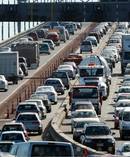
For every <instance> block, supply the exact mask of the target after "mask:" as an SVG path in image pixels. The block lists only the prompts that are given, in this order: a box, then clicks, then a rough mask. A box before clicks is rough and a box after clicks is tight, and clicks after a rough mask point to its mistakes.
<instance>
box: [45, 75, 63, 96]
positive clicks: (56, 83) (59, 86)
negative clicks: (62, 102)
mask: <svg viewBox="0 0 130 157" xmlns="http://www.w3.org/2000/svg"><path fill="white" fill-rule="evenodd" d="M44 85H45V86H53V87H54V88H55V90H56V92H57V93H61V94H62V95H63V94H64V93H65V86H64V84H63V83H62V80H61V79H60V78H48V79H46V80H45V82H44Z"/></svg>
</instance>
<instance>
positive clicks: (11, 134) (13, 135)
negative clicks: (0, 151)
mask: <svg viewBox="0 0 130 157" xmlns="http://www.w3.org/2000/svg"><path fill="white" fill-rule="evenodd" d="M0 141H13V142H15V143H17V142H27V140H26V137H25V135H24V133H23V131H4V132H2V133H1V136H0Z"/></svg>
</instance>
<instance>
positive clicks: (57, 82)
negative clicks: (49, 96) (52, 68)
mask: <svg viewBox="0 0 130 157" xmlns="http://www.w3.org/2000/svg"><path fill="white" fill-rule="evenodd" d="M45 84H46V85H52V84H60V82H59V81H57V80H48V81H46V83H45Z"/></svg>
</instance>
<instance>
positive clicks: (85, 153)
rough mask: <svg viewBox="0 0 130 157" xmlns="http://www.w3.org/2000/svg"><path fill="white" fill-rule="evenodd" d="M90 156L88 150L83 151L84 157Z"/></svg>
mask: <svg viewBox="0 0 130 157" xmlns="http://www.w3.org/2000/svg"><path fill="white" fill-rule="evenodd" d="M87 156H88V150H87V149H83V157H87Z"/></svg>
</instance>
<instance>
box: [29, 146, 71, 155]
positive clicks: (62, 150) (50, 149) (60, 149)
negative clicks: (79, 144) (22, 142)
mask: <svg viewBox="0 0 130 157" xmlns="http://www.w3.org/2000/svg"><path fill="white" fill-rule="evenodd" d="M65 156H67V157H68V156H71V148H70V147H69V146H64V145H56V144H55V145H54V144H47V145H40V144H38V145H33V147H32V154H31V157H65Z"/></svg>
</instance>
